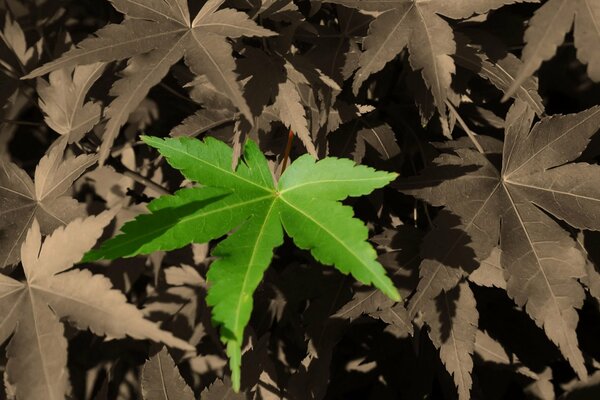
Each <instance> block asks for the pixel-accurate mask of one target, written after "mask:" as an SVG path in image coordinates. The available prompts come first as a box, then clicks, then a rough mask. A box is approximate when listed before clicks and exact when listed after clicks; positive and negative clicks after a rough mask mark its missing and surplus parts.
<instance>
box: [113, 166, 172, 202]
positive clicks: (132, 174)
mask: <svg viewBox="0 0 600 400" xmlns="http://www.w3.org/2000/svg"><path fill="white" fill-rule="evenodd" d="M107 164H109V165H111V166H112V167H113V168H115V170H117V172H120V173H121V174H123V175H125V176H126V177H128V178H131V179H133V180H134V181H136V182H137V183H139V184H140V185H143V186H146V187H147V188H149V189H152V190H154V191H156V192H157V193H160V195H161V196H162V195H167V194H171V192H170V191H169V190H168V189H167V188H165V187H163V186H161V185H159V184H158V183H156V182H154V181H152V180H151V179H148V178H146V177H145V176H143V175H141V174H140V173H138V172H136V171H133V170H131V169H129V168H127V166H126V165H125V164H123V163H122V162H121V161H120V160H118V159H116V158H113V157H110V158H109V159H108V162H107Z"/></svg>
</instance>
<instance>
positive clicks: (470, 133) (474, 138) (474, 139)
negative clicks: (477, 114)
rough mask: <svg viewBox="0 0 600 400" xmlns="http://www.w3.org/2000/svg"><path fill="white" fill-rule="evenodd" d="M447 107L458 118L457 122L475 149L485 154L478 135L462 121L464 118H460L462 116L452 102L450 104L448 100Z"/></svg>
mask: <svg viewBox="0 0 600 400" xmlns="http://www.w3.org/2000/svg"><path fill="white" fill-rule="evenodd" d="M446 105H447V106H448V109H450V111H452V113H453V114H454V116H455V117H456V120H457V121H458V124H459V125H460V127H461V128H462V129H463V131H465V133H466V134H467V136H469V139H471V141H472V142H473V144H474V145H475V148H476V149H477V150H478V151H479V152H480V153H481V154H484V153H485V150H483V147H481V144H479V141H478V140H477V134H476V133H475V132H473V131H472V130H471V129H470V128H469V127H468V126H467V124H466V122H465V121H464V120H463V119H462V117H461V116H460V114H459V113H458V111H457V110H456V108H454V105H453V104H452V103H451V102H449V101H448V100H446Z"/></svg>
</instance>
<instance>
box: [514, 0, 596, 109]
mask: <svg viewBox="0 0 600 400" xmlns="http://www.w3.org/2000/svg"><path fill="white" fill-rule="evenodd" d="M573 21H574V22H575V29H574V35H573V36H574V38H575V48H576V49H577V58H578V59H579V61H581V62H582V63H583V64H587V66H588V75H589V77H590V78H591V79H592V80H593V81H595V82H600V3H599V2H598V1H596V0H550V1H548V2H547V3H545V4H543V5H542V6H541V7H540V8H538V10H537V11H536V12H535V14H534V16H533V17H532V18H531V20H530V21H529V26H528V28H527V30H526V31H525V43H526V44H525V47H524V48H523V53H522V55H521V60H522V61H523V65H522V66H521V68H520V69H519V73H518V75H517V77H516V79H515V82H514V83H513V84H512V85H511V86H510V88H509V89H508V90H507V92H506V94H505V95H504V100H506V99H507V98H508V97H510V96H511V95H512V94H513V93H514V92H515V91H516V90H517V88H518V86H519V85H520V84H521V83H523V82H524V81H525V79H527V78H528V77H529V76H531V75H532V74H533V73H534V72H535V71H537V70H538V68H539V67H540V65H542V62H544V61H546V60H549V59H550V58H552V57H553V56H554V54H556V49H557V48H558V45H560V44H561V43H562V42H563V40H564V38H565V35H566V34H567V32H569V31H570V30H571V27H572V26H573Z"/></svg>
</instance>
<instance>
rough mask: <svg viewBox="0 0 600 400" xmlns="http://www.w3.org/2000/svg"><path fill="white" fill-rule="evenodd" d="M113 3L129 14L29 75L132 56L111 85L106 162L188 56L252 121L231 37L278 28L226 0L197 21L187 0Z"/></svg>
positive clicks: (216, 1) (209, 6) (212, 4)
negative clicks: (131, 120) (132, 120)
mask: <svg viewBox="0 0 600 400" xmlns="http://www.w3.org/2000/svg"><path fill="white" fill-rule="evenodd" d="M111 3H112V4H113V6H114V7H115V8H116V9H117V10H118V11H120V12H122V13H123V14H125V15H126V16H127V18H125V20H124V21H123V22H122V23H120V24H109V25H107V26H105V27H103V28H101V29H100V30H98V31H97V32H96V33H95V36H96V37H92V38H87V39H84V40H83V41H81V42H80V43H78V45H77V47H76V48H75V49H73V50H70V51H68V52H66V53H65V54H64V55H63V56H61V57H60V58H59V59H57V60H54V61H52V62H49V63H47V64H45V65H43V66H41V67H39V68H37V69H35V70H34V71H32V72H31V73H30V74H29V75H27V76H25V77H24V78H33V77H36V76H41V75H44V74H46V73H48V72H52V71H55V70H58V69H61V68H72V67H74V66H76V65H82V64H91V63H95V62H110V61H115V60H122V59H126V58H129V63H128V66H127V68H126V69H125V71H124V76H123V77H122V78H121V79H119V80H118V81H117V82H115V84H114V85H113V87H112V89H111V95H113V96H115V99H114V100H113V101H112V103H111V104H110V105H109V106H108V108H107V109H106V111H105V117H106V118H107V120H108V122H107V124H106V129H105V132H104V136H103V144H102V147H101V148H100V162H101V163H102V162H103V161H104V160H105V159H106V157H107V156H108V153H109V151H110V149H111V146H112V144H113V142H114V139H115V137H116V136H117V135H118V133H119V129H120V128H121V127H122V126H123V125H124V124H125V123H126V122H127V119H128V117H129V114H131V112H133V111H134V110H135V109H136V108H137V106H138V105H139V104H140V103H141V102H142V100H144V98H145V97H146V95H147V94H148V92H149V91H150V89H151V88H152V87H153V86H155V85H157V84H158V83H160V81H161V80H162V79H163V78H164V77H165V76H166V75H167V73H168V72H169V69H170V67H171V66H172V65H174V64H175V63H177V62H178V61H179V60H181V58H182V57H183V58H184V60H185V62H186V64H187V65H188V66H189V68H190V70H191V71H192V72H194V73H195V74H196V75H206V77H207V78H208V80H209V81H210V82H211V83H212V84H213V85H214V87H215V88H216V89H217V90H219V91H220V92H222V93H224V94H225V95H226V96H227V97H228V98H229V99H230V100H231V101H232V103H233V104H234V105H235V106H236V107H237V108H238V109H239V110H240V111H241V112H242V114H244V115H245V116H246V118H248V120H250V121H252V120H253V118H252V113H251V112H250V108H249V107H248V104H247V103H246V100H244V97H243V96H242V89H241V86H240V84H239V82H238V81H237V74H236V73H235V72H234V69H235V59H234V58H233V56H232V47H231V45H230V44H229V42H228V41H227V38H231V39H235V38H239V37H242V36H246V37H248V36H259V37H264V36H273V35H275V32H272V31H270V30H268V29H265V28H262V27H260V26H259V25H257V24H256V23H255V22H254V21H252V20H251V19H250V18H249V17H248V15H247V14H245V13H243V12H239V11H236V10H234V9H232V8H223V9H219V8H220V7H221V5H222V4H223V3H224V0H208V1H207V2H206V3H205V4H204V6H203V7H202V8H201V9H200V11H198V14H197V15H196V17H195V18H194V19H193V20H192V19H191V17H190V12H189V9H188V4H187V1H184V0H168V1H164V0H146V1H134V0H111Z"/></svg>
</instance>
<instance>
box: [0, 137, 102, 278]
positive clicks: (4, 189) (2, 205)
mask: <svg viewBox="0 0 600 400" xmlns="http://www.w3.org/2000/svg"><path fill="white" fill-rule="evenodd" d="M65 138H66V137H64V138H61V139H59V140H58V141H57V142H55V144H54V145H53V146H52V147H51V148H50V149H49V151H48V153H47V154H46V155H45V156H44V157H42V159H41V160H40V162H39V163H38V165H37V167H36V169H35V176H34V177H35V183H34V181H32V180H31V178H30V177H29V175H27V173H26V172H25V171H23V170H22V169H21V168H19V167H18V166H16V165H15V164H13V163H11V162H8V161H3V160H0V268H4V267H6V266H8V265H11V264H14V263H16V262H18V261H19V248H20V246H21V243H22V242H23V240H24V239H25V232H26V231H27V229H28V228H29V227H30V226H31V223H32V221H33V219H34V218H36V219H37V220H38V222H39V224H40V227H41V230H42V233H43V234H48V233H50V232H52V231H53V230H54V229H56V228H57V227H59V226H61V225H66V224H67V223H69V222H70V221H72V220H73V219H75V218H77V217H83V216H86V215H87V214H86V212H85V205H84V204H79V203H78V202H77V201H76V200H75V199H73V198H72V197H71V196H69V195H65V193H66V192H67V191H68V190H69V189H70V187H71V184H72V183H73V181H75V180H76V179H77V178H78V177H79V176H80V175H81V174H83V172H84V171H85V170H86V169H87V168H89V167H90V166H91V165H93V164H94V163H95V162H96V160H97V159H98V158H97V157H96V156H90V155H80V156H77V157H71V158H67V159H66V160H64V161H63V152H64V150H65V146H66V142H67V141H66V140H65Z"/></svg>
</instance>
